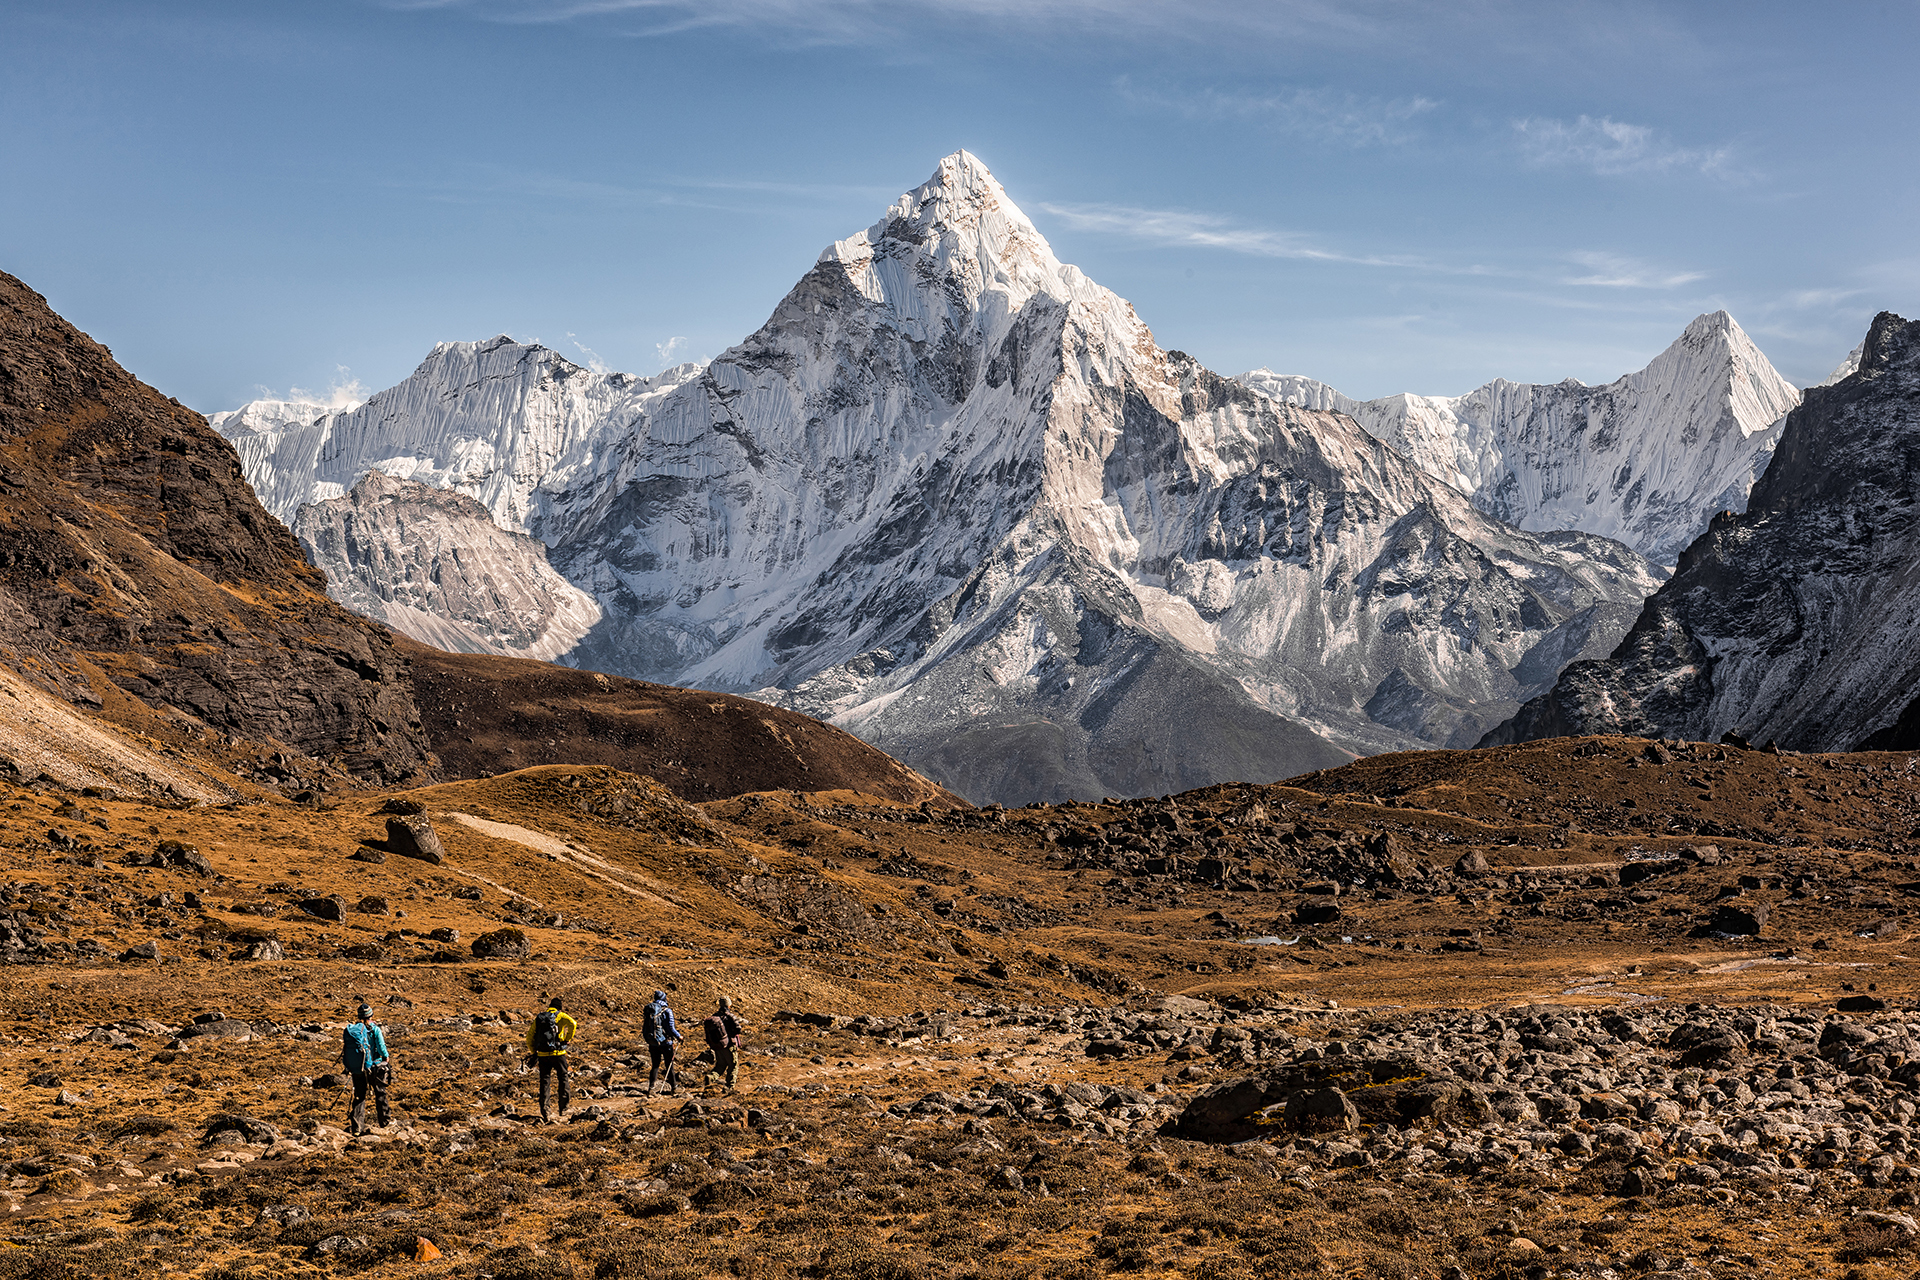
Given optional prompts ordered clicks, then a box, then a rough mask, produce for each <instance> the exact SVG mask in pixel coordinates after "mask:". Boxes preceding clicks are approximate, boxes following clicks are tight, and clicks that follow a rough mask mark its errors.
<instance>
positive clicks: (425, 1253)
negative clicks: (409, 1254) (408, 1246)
mask: <svg viewBox="0 0 1920 1280" xmlns="http://www.w3.org/2000/svg"><path fill="white" fill-rule="evenodd" d="M439 1256H440V1250H439V1249H438V1248H437V1247H436V1246H435V1245H434V1243H433V1241H431V1240H429V1239H427V1238H426V1237H425V1236H415V1237H414V1238H413V1260H414V1261H415V1262H432V1261H433V1260H434V1259H435V1258H438V1257H439Z"/></svg>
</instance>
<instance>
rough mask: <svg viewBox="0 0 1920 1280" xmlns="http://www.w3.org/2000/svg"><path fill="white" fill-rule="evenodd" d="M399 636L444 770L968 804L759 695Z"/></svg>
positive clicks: (709, 791) (695, 796) (694, 793)
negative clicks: (627, 778) (629, 777)
mask: <svg viewBox="0 0 1920 1280" xmlns="http://www.w3.org/2000/svg"><path fill="white" fill-rule="evenodd" d="M395 643H396V645H397V646H398V647H399V649H400V650H401V652H403V653H405V654H407V655H408V656H409V657H410V658H411V660H412V669H413V687H414V696H415V698H416V700H417V701H418V703H419V706H420V716H421V722H422V724H423V726H424V729H425V733H426V737H427V741H428V742H429V743H430V744H431V745H432V747H433V750H434V751H435V752H436V753H437V754H438V755H439V757H440V761H441V768H442V773H443V775H444V776H450V777H456V778H474V777H482V776H485V775H488V774H492V773H498V772H501V771H503V770H511V769H519V768H526V767H528V766H531V765H544V764H578V765H586V764H599V765H611V766H614V767H616V768H620V769H627V770H631V771H634V772H638V773H645V774H648V775H649V776H651V777H653V778H656V779H658V780H659V781H660V782H661V783H662V784H664V785H665V786H667V787H668V788H669V789H671V790H672V791H674V792H675V793H676V794H678V795H680V796H681V797H683V798H685V799H688V800H711V799H715V798H718V797H721V796H731V795H739V794H740V793H742V792H746V791H767V790H773V789H776V788H793V789H797V790H801V791H836V790H851V791H859V792H862V793H864V794H866V795H870V796H875V797H878V798H880V799H883V800H899V801H907V802H911V803H915V804H918V803H919V802H921V801H923V800H931V801H934V802H935V803H938V804H942V805H958V804H962V803H963V802H962V801H961V800H960V799H959V797H957V796H955V795H953V794H951V793H950V792H948V791H947V790H946V789H945V788H943V787H940V786H938V785H936V784H934V783H932V782H929V781H928V780H927V779H925V778H923V777H921V776H920V775H919V774H918V773H915V772H914V771H913V770H911V769H909V768H907V767H906V766H905V765H903V764H901V763H900V762H898V761H897V760H895V759H894V758H893V757H891V756H889V755H887V754H886V753H885V752H882V751H880V750H878V749H876V748H874V747H870V746H868V745H867V744H866V743H864V742H862V741H860V739H858V738H856V737H854V736H853V735H852V734H850V733H847V732H845V731H843V730H840V729H836V728H834V727H833V726H832V725H828V724H822V723H821V722H820V721H818V720H813V719H809V718H808V717H806V716H803V715H800V714H798V713H797V712H792V711H786V710H782V709H780V708H777V707H770V706H768V705H766V704H765V703H761V702H754V701H752V700H751V699H747V698H736V697H732V696H730V695H728V694H723V693H707V692H704V691H701V690H698V689H678V688H674V687H673V686H671V685H659V684H649V683H647V682H646V681H642V680H628V679H624V678H622V677H618V676H605V675H600V674H598V673H597V672H590V671H576V670H574V669H573V668H571V667H561V666H554V665H551V664H549V663H544V662H531V661H528V660H525V659H520V658H495V657H488V656H485V655H480V654H456V653H446V652H443V651H441V650H439V649H433V648H429V647H427V646H426V645H422V644H418V643H415V642H414V641H411V640H407V639H405V638H404V637H397V638H396V641H395Z"/></svg>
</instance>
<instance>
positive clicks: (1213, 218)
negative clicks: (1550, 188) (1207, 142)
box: [1040, 204, 1419, 267]
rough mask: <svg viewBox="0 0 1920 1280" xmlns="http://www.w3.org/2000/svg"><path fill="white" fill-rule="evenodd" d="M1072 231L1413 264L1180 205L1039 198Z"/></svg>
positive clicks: (1258, 253) (1269, 253)
mask: <svg viewBox="0 0 1920 1280" xmlns="http://www.w3.org/2000/svg"><path fill="white" fill-rule="evenodd" d="M1040 207H1041V208H1042V209H1045V210H1046V211H1047V212H1048V213H1050V214H1052V215H1053V216H1054V217H1056V218H1058V219H1060V220H1061V221H1062V222H1064V223H1066V224H1067V225H1068V226H1070V227H1072V228H1073V229H1074V230H1076V231H1094V232H1099V233H1102V234H1105V235H1117V236H1124V237H1126V238H1128V239H1131V240H1139V241H1143V242H1145V243H1148V244H1157V245H1166V246H1170V247H1176V248H1192V249H1224V250H1226V251H1228V252H1230V253H1243V254H1248V255H1250V256H1253V257H1257V258H1300V259H1305V260H1307V261H1312V262H1346V263H1353V264H1356V265H1361V266H1371V267H1390V266H1416V265H1419V264H1418V263H1417V262H1416V261H1415V260H1413V259H1396V258H1387V257H1370V256H1360V255H1354V254H1348V253H1342V252H1340V251H1338V250H1335V249H1328V248H1325V247H1323V246H1321V245H1318V244H1314V243H1313V242H1311V241H1310V240H1309V239H1308V238H1307V237H1306V236H1304V235H1302V234H1300V233H1299V232H1294V231H1280V230H1276V229H1273V228H1270V227H1249V226H1244V225H1240V224H1236V223H1235V222H1233V221H1232V220H1231V219H1228V218H1223V217H1220V216H1218V215H1216V214H1210V213H1196V212H1193V211H1190V210H1186V209H1140V208H1135V207H1134V206H1132V205H1121V204H1043V205H1041V206H1040Z"/></svg>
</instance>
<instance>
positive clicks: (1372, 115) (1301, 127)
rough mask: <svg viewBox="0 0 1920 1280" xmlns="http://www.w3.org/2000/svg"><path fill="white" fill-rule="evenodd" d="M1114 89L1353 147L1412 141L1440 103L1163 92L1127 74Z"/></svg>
mask: <svg viewBox="0 0 1920 1280" xmlns="http://www.w3.org/2000/svg"><path fill="white" fill-rule="evenodd" d="M1114 90H1115V92H1116V93H1118V94H1119V96H1120V97H1121V98H1122V99H1123V100H1124V101H1126V102H1129V103H1132V104H1134V105H1136V106H1141V107H1148V108H1155V109H1159V110H1165V111H1173V112H1176V113H1178V114H1180V115H1182V116H1186V117H1188V118H1190V119H1230V120H1248V121H1254V122H1257V123H1261V124H1265V125H1266V126H1268V127H1269V128H1271V129H1273V130H1275V131H1276V132H1279V133H1283V134H1286V135H1288V136H1290V137H1298V138H1306V139H1310V140H1313V141H1318V142H1325V143H1330V144H1333V145H1338V146H1350V147H1365V146H1381V145H1389V144H1394V143H1404V142H1410V141H1412V140H1413V139H1414V137H1416V136H1417V134H1416V131H1415V130H1413V129H1411V128H1409V127H1408V126H1409V125H1410V124H1411V123H1412V122H1414V121H1416V120H1418V119H1419V118H1420V117H1421V116H1424V115H1426V114H1427V113H1429V112H1431V111H1434V110H1435V109H1437V108H1438V107H1439V105H1440V104H1439V103H1438V102H1436V101H1434V100H1433V99H1431V98H1420V97H1414V98H1377V97H1365V96H1362V95H1360V94H1356V93H1351V92H1347V91H1344V90H1336V89H1324V88H1316V87H1310V86H1293V87H1289V88H1284V89H1278V90H1271V91H1268V92H1263V93H1251V92H1231V91H1226V90H1221V89H1199V90H1177V89H1164V88H1154V87H1150V86H1143V85H1139V84H1136V83H1134V81H1133V80H1132V79H1131V78H1130V77H1127V76H1122V77H1120V78H1119V79H1118V80H1116V81H1115V82H1114Z"/></svg>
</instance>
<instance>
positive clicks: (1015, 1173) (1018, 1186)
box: [987, 1164, 1027, 1191]
mask: <svg viewBox="0 0 1920 1280" xmlns="http://www.w3.org/2000/svg"><path fill="white" fill-rule="evenodd" d="M1026 1188H1027V1180H1026V1178H1024V1177H1023V1176H1021V1173H1020V1171H1019V1170H1018V1169H1016V1168H1014V1167H1013V1166H1012V1165H1010V1164H1003V1165H1001V1166H1000V1167H999V1168H998V1169H995V1170H994V1171H993V1172H992V1173H991V1174H989V1175H988V1176H987V1189H988V1190H990V1191H1024V1190H1026Z"/></svg>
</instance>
